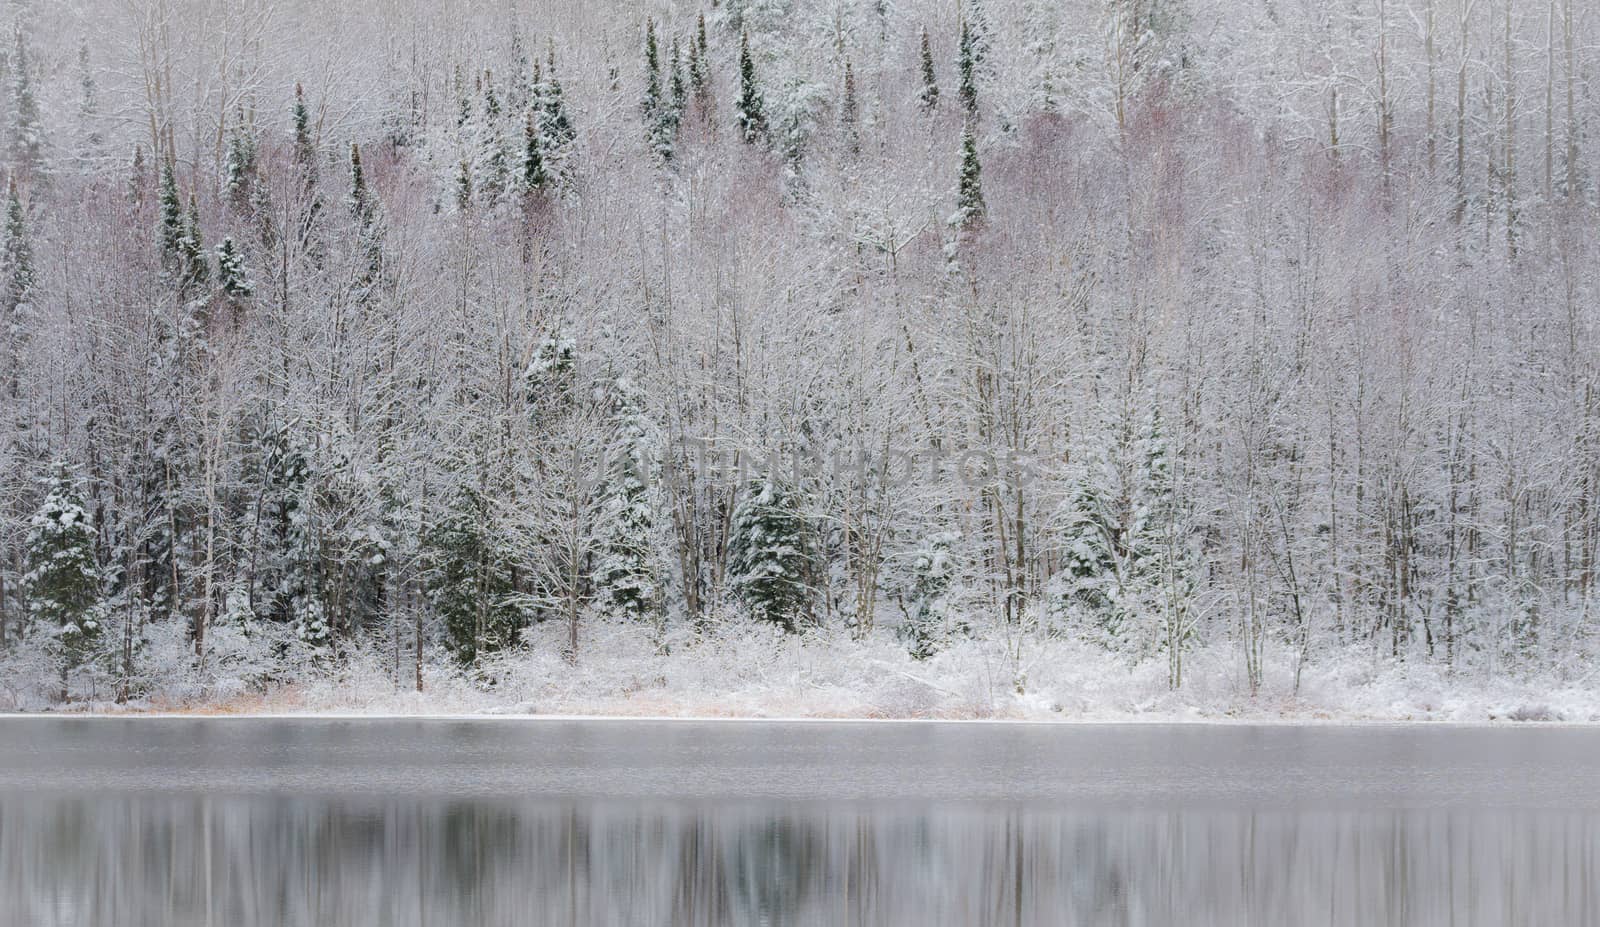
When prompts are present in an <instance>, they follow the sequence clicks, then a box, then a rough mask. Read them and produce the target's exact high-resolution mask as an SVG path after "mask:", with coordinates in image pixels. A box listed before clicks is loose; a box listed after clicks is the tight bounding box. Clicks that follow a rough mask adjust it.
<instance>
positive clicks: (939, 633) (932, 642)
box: [899, 532, 960, 660]
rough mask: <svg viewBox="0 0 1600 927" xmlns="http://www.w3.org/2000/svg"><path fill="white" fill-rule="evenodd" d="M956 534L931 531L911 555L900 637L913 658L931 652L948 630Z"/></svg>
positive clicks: (929, 654)
mask: <svg viewBox="0 0 1600 927" xmlns="http://www.w3.org/2000/svg"><path fill="white" fill-rule="evenodd" d="M959 538H960V535H958V534H955V533H954V532H939V533H936V534H933V535H930V536H929V537H928V538H927V539H926V540H924V541H923V543H922V546H921V547H920V548H919V549H918V550H917V553H916V555H915V556H914V557H913V558H912V561H911V583H910V589H908V590H907V592H908V595H907V599H908V600H909V601H908V603H907V604H908V606H909V607H908V608H907V609H906V620H905V623H904V624H902V625H901V626H900V629H899V637H900V639H901V640H902V641H904V642H905V645H906V649H907V650H909V651H910V652H911V656H912V658H914V659H917V660H926V659H928V658H929V657H931V656H933V655H934V653H935V652H936V651H937V650H938V648H939V644H940V642H941V641H942V640H943V638H944V636H945V634H946V632H947V631H948V630H949V629H948V628H947V627H946V624H947V622H948V617H949V610H950V609H949V593H950V587H951V586H952V584H953V583H954V581H955V557H954V554H953V552H952V549H953V548H954V546H955V542H956V541H957V540H959Z"/></svg>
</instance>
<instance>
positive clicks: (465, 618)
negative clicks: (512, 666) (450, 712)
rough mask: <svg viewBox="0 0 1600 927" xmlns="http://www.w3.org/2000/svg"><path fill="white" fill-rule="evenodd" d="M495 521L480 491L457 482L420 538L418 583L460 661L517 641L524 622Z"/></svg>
mask: <svg viewBox="0 0 1600 927" xmlns="http://www.w3.org/2000/svg"><path fill="white" fill-rule="evenodd" d="M496 524H497V522H496V518H495V513H494V511H493V509H492V506H491V505H490V503H489V501H488V499H486V498H485V497H484V495H483V493H481V492H480V491H478V490H477V489H475V488H472V487H462V488H460V489H458V490H457V491H456V493H455V494H454V495H453V496H452V498H451V499H450V502H449V507H448V509H447V510H446V511H445V512H444V513H443V514H442V515H441V516H440V517H439V519H438V520H437V522H436V523H435V525H434V527H432V528H431V529H430V530H428V531H427V533H426V535H425V537H424V539H423V588H424V591H425V593H426V594H427V597H428V602H429V604H430V605H431V606H432V607H433V610H434V613H435V614H437V615H438V616H439V617H440V618H441V619H442V620H443V622H444V629H445V647H446V648H447V649H448V650H449V651H450V653H451V655H452V656H454V657H455V658H456V660H457V661H458V662H459V663H460V664H461V665H462V666H473V665H475V664H476V663H477V662H478V661H479V659H481V658H482V657H484V656H486V655H488V654H491V653H494V652H496V651H499V650H503V649H505V648H507V647H509V646H511V645H512V644H514V643H516V640H517V636H518V634H519V633H520V632H521V630H522V626H523V615H522V612H521V610H520V609H519V608H518V607H517V604H516V600H515V595H516V591H517V590H516V584H515V581H514V576H513V570H512V566H511V558H510V555H509V552H508V551H507V549H506V545H505V544H504V543H503V542H502V540H501V539H500V536H499V532H498V530H497V528H496Z"/></svg>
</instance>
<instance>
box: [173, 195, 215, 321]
mask: <svg viewBox="0 0 1600 927" xmlns="http://www.w3.org/2000/svg"><path fill="white" fill-rule="evenodd" d="M178 251H179V254H180V256H181V259H182V263H183V277H182V280H183V284H182V287H181V289H182V290H183V291H184V292H185V293H187V294H189V295H192V296H203V295H204V293H203V291H204V290H205V287H206V285H207V284H209V283H210V282H211V263H210V261H209V259H208V258H207V256H206V247H205V240H204V238H202V237H201V234H200V205H199V203H198V202H197V201H196V199H195V197H194V195H193V194H190V196H189V212H188V215H187V216H186V218H185V221H184V226H183V234H182V236H181V237H180V238H179V239H178Z"/></svg>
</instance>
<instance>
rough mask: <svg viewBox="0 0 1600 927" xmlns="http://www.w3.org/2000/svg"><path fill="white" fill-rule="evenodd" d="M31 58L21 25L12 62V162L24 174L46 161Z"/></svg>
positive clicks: (17, 32) (37, 168)
mask: <svg viewBox="0 0 1600 927" xmlns="http://www.w3.org/2000/svg"><path fill="white" fill-rule="evenodd" d="M29 59H30V55H29V52H28V39H27V34H26V33H25V32H23V30H22V27H21V26H18V27H17V28H16V46H15V51H14V52H13V58H12V61H11V72H12V76H11V127H10V128H11V163H12V164H13V165H15V166H16V169H17V170H19V171H22V172H23V173H24V174H32V173H34V172H36V171H38V170H39V169H40V168H41V167H42V166H43V163H44V121H43V119H41V118H40V115H39V100H38V97H37V96H36V94H35V92H34V88H33V63H32V62H31V61H30V60H29Z"/></svg>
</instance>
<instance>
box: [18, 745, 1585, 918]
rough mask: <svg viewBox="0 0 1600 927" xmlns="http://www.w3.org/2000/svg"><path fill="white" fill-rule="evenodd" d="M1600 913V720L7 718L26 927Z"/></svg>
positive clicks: (1574, 915) (1548, 915)
mask: <svg viewBox="0 0 1600 927" xmlns="http://www.w3.org/2000/svg"><path fill="white" fill-rule="evenodd" d="M591 924H594V925H740V927H743V925H818V927H823V925H826V927H847V925H896V927H898V925H905V927H930V925H950V927H990V925H1184V927H1194V925H1227V927H1242V925H1263V927H1266V925H1271V927H1297V925H1362V927H1372V925H1387V924H1394V925H1408V927H1409V925H1432V924H1439V925H1447V924H1448V925H1455V927H1467V925H1478V924H1481V925H1495V927H1508V925H1554V927H1569V925H1600V731H1596V730H1585V729H1568V728H1492V729H1491V728H1467V727H1461V728H1456V727H1425V728H1419V727H1309V728H1308V727H1244V726H1237V727H1236V726H1158V725H1127V726H1066V725H1061V726H1048V725H984V724H833V723H816V724H804V723H802V724H794V723H765V722H737V723H698V722H633V721H515V720H486V721H368V720H360V721H356V720H351V721H342V720H268V719H218V720H187V719H184V720H176V719H174V720H167V719H132V720H92V719H36V718H7V719H0V925H5V927H10V925H27V927H58V925H60V927H67V925H72V927H78V925H93V927H101V925H105V927H144V925H149V927H191V925H218V927H258V925H271V927H298V925H305V927H357V925H361V927H365V925H372V927H379V925H382V927H411V925H417V927H421V925H429V927H456V925H461V927H498V925H533V927H542V925H591Z"/></svg>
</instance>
